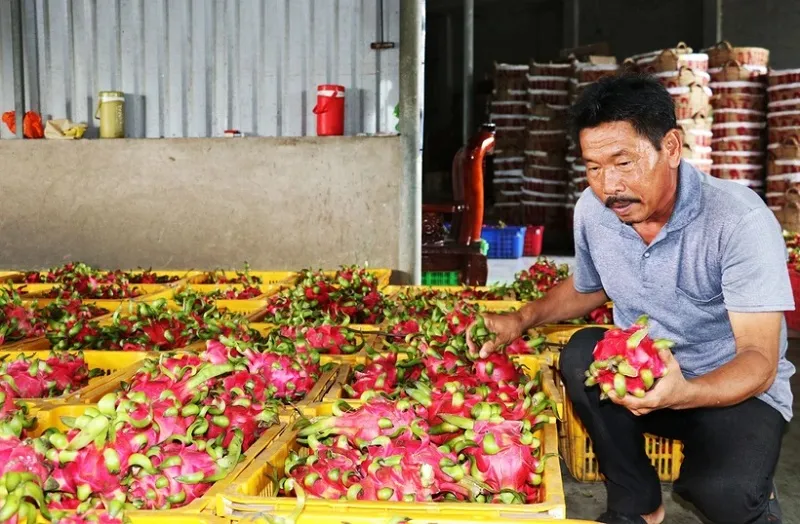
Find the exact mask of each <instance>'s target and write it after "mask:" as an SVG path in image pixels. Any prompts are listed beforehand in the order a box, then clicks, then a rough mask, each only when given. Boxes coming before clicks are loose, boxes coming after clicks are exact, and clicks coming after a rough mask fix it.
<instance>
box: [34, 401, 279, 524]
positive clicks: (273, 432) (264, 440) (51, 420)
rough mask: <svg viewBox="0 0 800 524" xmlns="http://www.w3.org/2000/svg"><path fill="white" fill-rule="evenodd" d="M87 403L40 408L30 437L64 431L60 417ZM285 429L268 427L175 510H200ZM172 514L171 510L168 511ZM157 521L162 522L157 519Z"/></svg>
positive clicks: (73, 413) (82, 408) (77, 412)
mask: <svg viewBox="0 0 800 524" xmlns="http://www.w3.org/2000/svg"><path fill="white" fill-rule="evenodd" d="M88 407H89V405H88V404H79V405H62V406H50V407H45V408H42V409H40V410H39V411H38V412H37V413H36V426H35V427H34V429H33V430H32V431H31V432H30V435H31V436H32V437H38V436H40V435H41V434H42V433H43V432H44V431H45V430H46V429H48V428H58V429H60V430H62V431H66V430H68V429H69V428H67V426H66V425H64V422H63V420H62V417H79V416H81V415H82V414H83V412H84V411H85V410H86V408H88ZM285 429H286V423H285V422H281V423H279V424H276V425H274V426H272V427H271V428H268V429H267V430H266V431H265V432H264V434H263V435H261V437H259V439H258V440H256V441H255V442H254V443H253V445H252V446H250V448H249V449H248V450H247V451H246V452H244V453H243V455H244V460H242V461H241V462H239V464H238V465H237V466H236V467H235V468H234V469H233V471H232V472H231V473H230V475H228V476H227V477H226V478H224V479H222V480H220V481H218V482H216V483H214V485H213V486H211V489H209V490H208V492H206V494H205V495H203V496H202V497H200V498H199V499H197V500H194V501H192V502H191V503H189V504H187V505H186V506H182V507H180V508H176V511H177V512H179V513H180V512H186V513H195V512H200V511H202V510H203V509H205V508H206V507H208V506H209V505H211V504H213V503H214V500H215V499H216V497H217V495H218V494H219V493H221V492H222V491H224V490H225V489H226V488H227V487H228V486H229V485H230V484H231V483H232V482H233V481H234V480H235V479H236V478H237V477H238V476H239V475H240V474H241V473H242V472H243V471H244V470H245V469H246V468H247V466H249V465H250V463H251V462H252V461H253V460H254V459H255V458H256V457H257V456H258V455H259V454H260V453H261V452H262V451H264V450H266V449H267V447H268V446H269V445H270V444H271V443H272V442H273V441H274V440H275V439H276V438H277V437H279V436H280V435H281V433H282V432H283V431H284V430H285ZM137 513H142V514H150V513H163V514H167V512H166V511H163V512H156V511H138V512H137ZM169 514H172V511H170V512H169ZM158 522H164V521H163V520H162V521H158Z"/></svg>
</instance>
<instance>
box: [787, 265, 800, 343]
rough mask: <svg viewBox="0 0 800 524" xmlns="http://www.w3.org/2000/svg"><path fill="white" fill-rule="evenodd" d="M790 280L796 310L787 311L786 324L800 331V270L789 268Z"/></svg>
mask: <svg viewBox="0 0 800 524" xmlns="http://www.w3.org/2000/svg"><path fill="white" fill-rule="evenodd" d="M789 281H790V282H791V283H792V294H794V303H795V308H796V309H795V310H794V311H787V312H786V326H787V327H788V328H789V329H794V330H795V331H800V308H799V307H798V305H800V272H797V271H795V270H794V269H791V268H789Z"/></svg>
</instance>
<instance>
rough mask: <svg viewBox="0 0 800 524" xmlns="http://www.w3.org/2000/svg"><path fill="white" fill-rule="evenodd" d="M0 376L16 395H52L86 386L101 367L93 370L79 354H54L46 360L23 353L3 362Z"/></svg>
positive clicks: (39, 396)
mask: <svg viewBox="0 0 800 524" xmlns="http://www.w3.org/2000/svg"><path fill="white" fill-rule="evenodd" d="M0 375H2V377H3V380H4V381H5V382H6V383H7V384H8V386H9V387H10V388H11V390H13V392H14V395H15V396H16V397H20V398H49V397H57V396H59V395H62V394H64V393H69V392H72V391H75V390H77V389H80V388H82V387H84V386H86V385H87V384H88V383H89V379H91V378H93V377H96V376H100V375H102V370H99V369H92V370H90V369H89V367H88V366H87V365H86V361H85V360H84V359H83V355H82V354H80V353H78V354H72V353H53V354H51V355H50V356H49V357H48V358H47V359H46V360H42V359H39V358H37V357H28V356H26V355H24V354H20V355H19V356H18V357H17V358H16V359H14V360H10V361H8V362H3V363H2V364H0Z"/></svg>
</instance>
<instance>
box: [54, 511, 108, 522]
mask: <svg viewBox="0 0 800 524" xmlns="http://www.w3.org/2000/svg"><path fill="white" fill-rule="evenodd" d="M52 513H53V515H52V522H53V524H123V521H122V519H120V518H119V517H115V516H112V515H111V513H108V512H105V511H93V512H90V513H83V514H81V515H78V514H75V513H71V514H68V513H66V512H63V514H61V515H59V514H58V513H59V512H55V511H54V512H52Z"/></svg>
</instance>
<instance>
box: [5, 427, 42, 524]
mask: <svg viewBox="0 0 800 524" xmlns="http://www.w3.org/2000/svg"><path fill="white" fill-rule="evenodd" d="M42 451H43V446H42V443H41V442H40V441H35V440H19V439H18V438H15V437H3V438H0V492H2V495H0V522H12V523H13V522H33V521H35V520H36V516H37V514H38V513H39V512H41V513H42V515H43V516H44V517H45V518H49V517H50V512H49V510H48V508H47V505H46V503H45V494H44V490H43V486H44V482H45V479H46V478H47V477H48V475H49V471H48V469H47V467H46V466H45V464H44V462H45V461H44V457H43V456H42Z"/></svg>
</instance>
